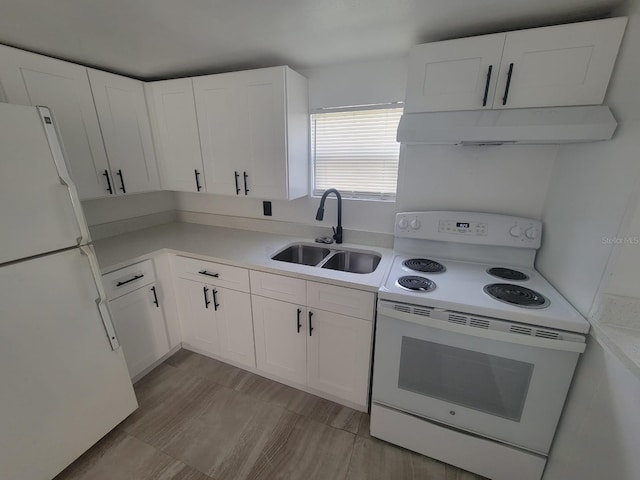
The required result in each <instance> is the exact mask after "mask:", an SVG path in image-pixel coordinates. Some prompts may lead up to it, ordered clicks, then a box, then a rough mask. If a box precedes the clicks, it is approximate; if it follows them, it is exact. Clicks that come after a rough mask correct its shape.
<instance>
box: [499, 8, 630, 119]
mask: <svg viewBox="0 0 640 480" xmlns="http://www.w3.org/2000/svg"><path fill="white" fill-rule="evenodd" d="M626 25H627V19H626V18H624V17H623V18H611V19H606V20H597V21H593V22H582V23H574V24H570V25H557V26H553V27H545V28H535V29H532V30H522V31H518V32H509V33H507V38H506V41H505V44H504V52H503V54H502V63H501V66H500V76H499V81H498V87H497V90H496V95H495V99H494V101H493V108H524V107H548V106H556V105H595V104H600V103H602V101H603V100H604V96H605V93H606V92H607V86H608V85H609V78H610V77H611V72H612V70H613V65H614V64H615V61H616V56H617V54H618V49H619V48H620V42H621V41H622V36H623V34H624V30H625V27H626ZM509 78H511V82H509Z"/></svg>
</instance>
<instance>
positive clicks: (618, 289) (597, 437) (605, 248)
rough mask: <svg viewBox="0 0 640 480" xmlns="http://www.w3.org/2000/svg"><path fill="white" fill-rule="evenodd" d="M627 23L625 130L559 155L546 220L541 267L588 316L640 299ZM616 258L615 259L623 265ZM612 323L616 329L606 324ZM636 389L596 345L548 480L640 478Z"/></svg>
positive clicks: (634, 74)
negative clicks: (610, 297) (606, 300)
mask: <svg viewBox="0 0 640 480" xmlns="http://www.w3.org/2000/svg"><path fill="white" fill-rule="evenodd" d="M638 3H640V2H638V1H637V0H635V1H632V2H627V3H626V4H625V5H624V7H623V8H622V9H621V10H620V11H619V12H617V13H618V14H620V15H625V14H627V15H629V17H630V18H629V25H628V27H627V32H626V34H625V38H624V40H623V45H622V50H621V52H620V55H619V58H618V62H617V65H616V69H615V71H614V75H613V79H612V82H611V84H610V87H609V92H608V94H607V98H606V99H605V103H606V104H608V105H609V106H611V107H612V110H613V112H614V115H615V116H616V118H617V119H618V121H619V122H620V125H619V130H618V132H617V133H616V136H615V137H614V139H613V140H611V141H609V142H602V143H599V144H589V145H568V146H563V147H561V148H560V150H559V153H558V158H557V160H556V164H555V167H554V170H553V173H552V180H551V184H550V188H549V192H548V194H547V198H546V201H545V206H544V210H543V215H542V218H543V221H544V229H545V234H544V238H543V242H542V245H543V248H542V250H541V251H540V253H539V255H538V262H537V267H538V269H540V270H541V271H542V272H543V274H544V275H545V276H546V277H547V278H548V279H549V280H550V281H551V282H552V283H553V284H554V285H555V286H556V287H557V288H558V289H559V290H560V291H561V292H562V293H563V294H564V295H565V296H566V297H567V298H568V299H569V300H570V301H571V302H572V303H573V304H574V305H575V306H576V307H577V308H578V310H580V311H581V312H582V313H583V314H584V315H585V316H588V315H589V314H590V313H591V312H596V311H598V309H597V305H598V302H599V300H600V297H601V294H602V293H605V292H606V293H613V294H618V295H626V296H630V297H635V298H640V282H638V279H637V272H638V267H640V246H639V245H633V244H629V245H626V246H621V247H616V249H617V250H618V252H615V250H614V249H613V245H614V243H608V242H607V239H613V238H624V237H625V236H631V237H633V236H634V235H639V234H640V218H639V212H638V205H637V202H638V200H637V199H638V193H639V190H638V185H639V183H638V180H639V178H640V161H639V159H640V156H639V153H638V152H640V95H638V92H637V86H638V84H640V9H639V5H638ZM612 253H617V254H618V256H617V259H616V258H615V255H614V256H612ZM603 320H607V321H609V320H610V319H603ZM638 405H640V379H638V377H637V376H635V375H634V374H633V373H632V372H631V371H630V370H628V369H627V368H626V367H625V366H624V365H623V364H622V363H621V362H620V361H619V360H618V359H617V358H616V357H615V356H614V355H612V354H611V353H609V352H608V351H607V350H606V349H604V348H603V347H601V346H600V344H599V343H597V342H596V341H595V340H593V338H591V339H590V344H589V345H588V348H587V351H586V353H585V355H584V358H583V359H582V361H581V363H580V364H579V367H578V371H577V374H576V378H575V380H574V385H573V387H572V390H571V392H570V395H569V398H568V401H567V405H566V407H565V412H564V414H563V418H562V420H561V422H560V426H559V429H558V432H557V434H556V439H555V442H554V445H553V447H552V450H551V455H550V459H549V463H548V465H547V470H546V473H545V476H544V479H545V480H566V479H574V478H575V479H580V480H601V479H604V478H606V479H616V480H635V479H637V478H640V456H639V455H638V445H640V416H639V415H638Z"/></svg>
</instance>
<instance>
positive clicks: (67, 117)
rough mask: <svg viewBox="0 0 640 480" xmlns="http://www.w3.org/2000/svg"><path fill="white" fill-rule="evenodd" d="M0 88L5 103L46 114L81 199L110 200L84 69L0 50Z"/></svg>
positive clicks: (100, 142) (89, 88) (98, 130)
mask: <svg viewBox="0 0 640 480" xmlns="http://www.w3.org/2000/svg"><path fill="white" fill-rule="evenodd" d="M0 83H1V84H2V89H3V90H4V94H5V97H6V100H7V102H9V103H17V104H22V105H45V106H47V107H50V108H51V110H52V111H53V115H54V116H55V119H56V124H57V126H58V129H59V131H60V135H61V137H62V139H61V140H62V143H63V146H64V149H65V153H66V160H67V164H68V167H69V170H70V174H71V177H72V178H73V180H74V182H75V184H76V187H77V189H78V194H79V196H80V198H81V199H86V198H97V197H104V196H107V195H109V193H108V191H107V178H106V176H105V175H104V173H105V172H107V171H108V168H109V166H108V163H107V155H106V153H105V149H104V144H103V142H102V136H101V134H100V126H99V124H98V116H97V114H96V109H95V106H94V104H93V97H92V95H91V87H90V86H89V79H88V78H87V71H86V69H85V68H84V67H82V66H79V65H75V64H72V63H67V62H63V61H60V60H55V59H53V58H49V57H44V56H42V55H36V54H33V53H29V52H24V51H22V50H18V49H15V48H10V47H4V46H0Z"/></svg>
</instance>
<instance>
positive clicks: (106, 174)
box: [102, 170, 113, 195]
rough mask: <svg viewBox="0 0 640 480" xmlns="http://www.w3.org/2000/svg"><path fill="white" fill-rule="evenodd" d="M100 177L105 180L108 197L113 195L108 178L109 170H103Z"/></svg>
mask: <svg viewBox="0 0 640 480" xmlns="http://www.w3.org/2000/svg"><path fill="white" fill-rule="evenodd" d="M102 175H104V176H105V177H106V178H107V192H109V195H113V188H111V179H110V178H109V170H105V171H104V173H103V174H102Z"/></svg>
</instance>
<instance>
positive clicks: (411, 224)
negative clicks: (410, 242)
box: [409, 218, 420, 230]
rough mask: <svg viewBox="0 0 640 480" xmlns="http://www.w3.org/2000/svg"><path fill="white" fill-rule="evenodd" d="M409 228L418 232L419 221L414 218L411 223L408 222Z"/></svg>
mask: <svg viewBox="0 0 640 480" xmlns="http://www.w3.org/2000/svg"><path fill="white" fill-rule="evenodd" d="M409 226H410V227H411V228H412V229H414V230H418V229H419V228H420V220H418V219H417V218H414V219H413V220H411V222H409Z"/></svg>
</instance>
